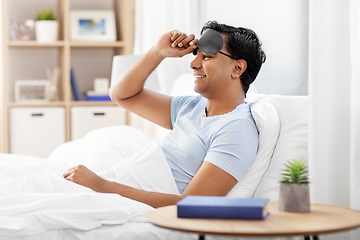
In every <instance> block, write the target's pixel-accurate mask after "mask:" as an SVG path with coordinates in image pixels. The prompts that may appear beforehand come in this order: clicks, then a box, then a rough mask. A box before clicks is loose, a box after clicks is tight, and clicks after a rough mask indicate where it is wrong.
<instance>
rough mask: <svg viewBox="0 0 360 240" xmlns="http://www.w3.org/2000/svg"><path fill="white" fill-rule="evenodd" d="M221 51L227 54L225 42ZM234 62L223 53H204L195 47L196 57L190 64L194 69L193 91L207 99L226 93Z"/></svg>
mask: <svg viewBox="0 0 360 240" xmlns="http://www.w3.org/2000/svg"><path fill="white" fill-rule="evenodd" d="M223 37H225V36H223ZM221 51H222V52H224V53H227V54H229V53H228V51H227V50H226V49H225V44H224V46H223V48H222V49H221ZM234 62H235V60H233V59H231V58H229V57H227V56H225V55H223V54H220V53H216V54H205V53H203V52H202V51H201V50H200V49H197V55H196V58H195V59H194V60H193V61H192V62H191V64H190V67H191V68H192V69H193V70H194V82H195V85H194V90H195V92H197V93H199V94H201V95H202V96H203V97H206V98H208V99H211V98H214V97H216V96H219V95H221V94H226V92H227V91H226V88H228V87H229V82H228V81H230V80H231V73H232V70H233V67H234Z"/></svg>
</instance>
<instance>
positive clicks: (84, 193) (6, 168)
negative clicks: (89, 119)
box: [0, 126, 178, 237]
mask: <svg viewBox="0 0 360 240" xmlns="http://www.w3.org/2000/svg"><path fill="white" fill-rule="evenodd" d="M136 131H137V130H135V129H133V128H130V127H126V126H124V127H121V126H118V127H112V128H108V129H103V130H101V131H95V132H93V133H92V134H90V135H89V136H87V137H85V138H84V139H82V140H79V141H73V142H69V143H66V144H63V145H61V146H60V147H59V149H57V150H55V151H54V152H53V154H51V156H50V157H49V159H40V158H34V157H29V156H23V155H11V154H1V155H0V223H1V224H0V236H3V237H6V236H8V237H9V236H19V237H24V236H31V235H34V234H40V233H45V232H47V231H49V230H51V229H60V230H61V229H74V230H91V229H95V228H98V227H100V226H103V225H118V224H123V223H126V222H144V221H146V220H145V219H144V217H143V215H144V214H145V213H146V212H148V211H150V210H153V208H152V207H150V206H148V205H146V204H143V203H140V202H137V201H133V200H131V199H128V198H124V197H121V196H120V195H117V194H105V193H96V192H94V191H92V190H90V189H88V188H85V187H82V186H80V185H77V184H75V183H72V182H70V181H66V180H65V179H64V178H63V176H62V174H63V173H64V171H65V170H66V169H68V168H69V167H71V166H73V165H76V164H80V163H82V164H85V165H86V166H88V167H89V168H90V169H92V170H93V171H95V172H96V173H98V174H99V175H100V176H102V177H104V178H106V179H109V180H114V181H118V182H120V183H123V184H125V185H129V186H132V187H136V188H139V189H144V190H148V191H155V192H166V193H171V194H178V190H177V187H176V184H175V181H174V179H173V177H172V174H171V170H170V168H169V166H168V165H167V162H166V159H165V156H164V155H163V152H162V151H161V148H160V147H159V145H158V144H157V142H156V141H149V140H147V139H144V136H143V135H140V138H139V136H136V135H137V132H136ZM119 135H129V136H127V137H124V136H122V139H126V143H125V142H123V143H121V142H118V144H121V145H122V147H121V146H119V145H118V144H116V142H115V144H114V142H113V141H114V139H113V138H114V137H119ZM95 139H97V140H98V141H101V144H102V145H101V144H100V143H99V145H98V146H97V147H96V148H94V147H93V146H92V145H93V144H94V142H96V141H95ZM123 141H124V140H123ZM136 142H138V144H136ZM132 143H133V144H132ZM134 143H135V144H134ZM105 146H106V147H105ZM130 146H131V147H130ZM81 152H86V153H90V154H91V157H90V156H87V154H81ZM100 155H101V157H99V156H100ZM94 156H95V158H97V159H96V161H95V159H94ZM99 159H100V161H99Z"/></svg>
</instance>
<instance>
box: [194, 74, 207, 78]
mask: <svg viewBox="0 0 360 240" xmlns="http://www.w3.org/2000/svg"><path fill="white" fill-rule="evenodd" d="M194 77H195V78H204V77H205V76H199V75H196V76H194Z"/></svg>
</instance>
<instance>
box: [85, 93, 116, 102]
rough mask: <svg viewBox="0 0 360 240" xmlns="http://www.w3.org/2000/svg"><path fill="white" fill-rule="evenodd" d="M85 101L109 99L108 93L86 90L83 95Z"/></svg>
mask: <svg viewBox="0 0 360 240" xmlns="http://www.w3.org/2000/svg"><path fill="white" fill-rule="evenodd" d="M85 100H86V101H111V98H110V96H109V94H106V93H98V92H95V91H87V92H86V95H85Z"/></svg>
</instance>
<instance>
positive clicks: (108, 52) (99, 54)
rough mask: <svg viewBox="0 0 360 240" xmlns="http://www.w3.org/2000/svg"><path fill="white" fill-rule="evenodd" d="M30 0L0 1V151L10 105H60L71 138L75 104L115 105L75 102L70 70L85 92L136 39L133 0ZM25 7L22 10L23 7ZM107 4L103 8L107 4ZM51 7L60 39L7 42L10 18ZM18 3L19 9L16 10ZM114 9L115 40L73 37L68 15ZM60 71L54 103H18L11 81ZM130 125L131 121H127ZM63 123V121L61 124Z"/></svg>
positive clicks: (5, 139)
mask: <svg viewBox="0 0 360 240" xmlns="http://www.w3.org/2000/svg"><path fill="white" fill-rule="evenodd" d="M28 2H29V1H28V0H16V1H14V0H1V1H0V5H1V7H2V11H3V12H2V13H3V14H1V16H2V34H3V37H4V39H3V41H2V46H1V47H2V49H3V60H4V61H3V62H4V66H3V71H2V73H1V74H2V75H3V82H2V84H1V85H3V87H2V91H1V92H0V97H1V98H3V99H4V101H3V103H4V104H3V107H0V119H1V120H0V122H1V124H0V152H6V153H8V152H10V144H9V143H10V139H11V132H10V125H11V124H13V123H12V122H11V119H10V116H9V110H10V109H11V108H19V107H23V108H32V107H34V108H35V107H53V108H55V107H61V108H64V109H65V138H66V141H70V140H71V139H72V138H71V135H72V131H74V129H72V127H71V119H72V117H73V116H72V113H71V108H72V107H74V106H89V107H91V106H92V107H95V106H96V107H99V108H100V107H101V106H115V107H116V106H117V105H116V104H115V103H113V102H111V101H75V100H73V99H72V95H73V94H72V86H71V75H70V69H71V68H73V69H74V71H75V73H76V76H77V83H78V87H79V90H81V92H85V91H86V90H89V89H91V88H93V85H92V79H94V78H100V77H104V78H105V77H106V78H110V73H111V66H112V59H113V57H114V56H116V55H122V54H132V48H133V42H134V41H133V40H134V39H133V37H134V28H133V26H134V16H133V12H134V11H133V6H134V0H107V1H84V0H76V1H75V0H51V1H50V3H49V0H37V1H36V3H34V4H30V5H29V4H28ZM24 5H26V7H25V8H24V7H23V8H21V6H24ZM105 5H106V6H105ZM46 6H52V7H53V8H54V9H56V12H57V14H58V21H59V32H58V33H59V38H58V39H59V40H58V41H56V42H51V43H39V42H37V41H36V40H30V41H16V40H10V38H9V37H10V36H9V35H10V34H9V33H10V31H9V26H10V21H11V20H12V19H21V18H22V17H24V18H25V17H26V16H35V13H36V11H37V9H41V8H43V7H46ZM19 7H20V8H19ZM105 8H106V9H108V8H109V9H108V10H110V9H111V10H113V11H114V13H115V26H116V36H117V39H118V41H113V42H108V41H101V42H97V41H72V40H71V36H70V35H71V34H70V31H71V26H70V20H69V19H70V13H71V11H72V10H77V9H99V10H105ZM54 67H58V68H60V69H62V74H61V76H60V79H59V82H58V84H59V85H58V87H59V90H60V92H59V98H60V99H61V100H59V101H56V102H16V101H15V100H14V99H15V98H14V94H13V92H14V82H15V81H16V80H17V79H45V78H46V77H47V76H46V73H45V69H47V68H50V69H51V68H54ZM127 122H128V123H129V121H127ZM62 125H63V124H62Z"/></svg>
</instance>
